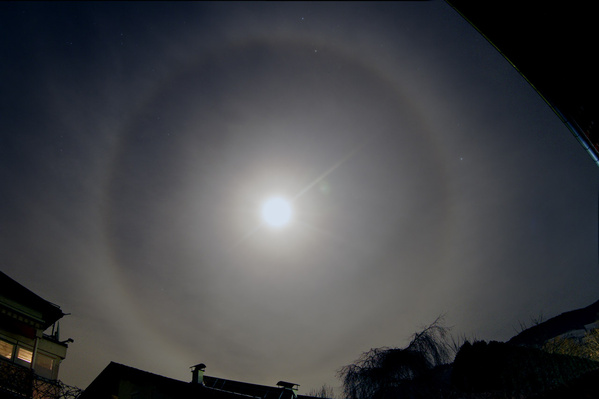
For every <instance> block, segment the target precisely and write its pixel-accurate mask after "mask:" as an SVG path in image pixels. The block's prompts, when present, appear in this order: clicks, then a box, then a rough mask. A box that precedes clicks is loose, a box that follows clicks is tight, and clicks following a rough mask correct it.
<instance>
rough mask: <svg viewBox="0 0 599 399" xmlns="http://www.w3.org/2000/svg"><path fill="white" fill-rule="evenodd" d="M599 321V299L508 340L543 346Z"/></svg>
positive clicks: (516, 343)
mask: <svg viewBox="0 0 599 399" xmlns="http://www.w3.org/2000/svg"><path fill="white" fill-rule="evenodd" d="M597 321H599V301H597V302H595V303H593V304H591V305H589V306H587V307H585V308H582V309H576V310H571V311H569V312H565V313H562V314H560V315H559V316H555V317H552V318H551V319H549V320H547V321H544V322H542V323H539V324H537V325H535V326H532V327H531V328H528V329H526V330H524V331H522V332H521V333H519V334H518V335H516V336H515V337H513V338H512V339H510V340H509V341H508V342H509V343H511V344H515V345H531V346H541V345H543V344H544V343H545V342H547V341H548V340H550V339H552V338H555V337H558V336H560V335H562V334H566V333H568V332H570V331H575V330H585V329H586V327H587V326H589V325H594V324H595V323H596V322H597Z"/></svg>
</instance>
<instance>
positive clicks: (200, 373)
mask: <svg viewBox="0 0 599 399" xmlns="http://www.w3.org/2000/svg"><path fill="white" fill-rule="evenodd" d="M204 371H206V365H205V364H204V363H198V364H196V365H195V366H191V382H192V384H202V385H203V384H204Z"/></svg>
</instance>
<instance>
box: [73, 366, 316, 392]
mask: <svg viewBox="0 0 599 399" xmlns="http://www.w3.org/2000/svg"><path fill="white" fill-rule="evenodd" d="M203 381H204V384H197V383H192V382H185V381H180V380H175V379H172V378H169V377H165V376H162V375H158V374H154V373H150V372H148V371H143V370H139V369H136V368H134V367H130V366H126V365H123V364H119V363H115V362H111V363H110V364H109V365H108V366H107V367H106V368H105V369H104V370H103V371H102V372H101V373H100V375H98V377H96V379H94V381H92V383H91V384H90V385H89V386H88V387H87V389H86V390H85V392H84V394H83V395H82V396H81V397H80V399H104V398H107V399H110V398H112V397H113V396H118V394H119V389H122V387H123V382H127V383H129V384H130V385H131V386H135V387H137V388H136V389H138V391H137V392H138V393H139V394H138V396H139V398H140V399H143V398H145V397H160V398H163V399H170V398H177V399H180V398H185V397H193V398H194V399H251V398H254V399H291V398H292V396H293V393H292V391H291V390H289V389H286V388H285V387H271V386H267V385H258V384H251V383H247V382H241V381H234V380H228V379H224V378H217V377H210V376H204V377H203ZM294 385H297V384H294ZM300 398H302V399H308V398H310V397H308V396H300Z"/></svg>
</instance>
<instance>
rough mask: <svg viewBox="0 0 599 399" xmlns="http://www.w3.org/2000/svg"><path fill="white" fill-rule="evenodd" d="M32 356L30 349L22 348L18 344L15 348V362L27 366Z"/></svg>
mask: <svg viewBox="0 0 599 399" xmlns="http://www.w3.org/2000/svg"><path fill="white" fill-rule="evenodd" d="M32 358H33V352H32V351H30V350H29V349H25V348H22V347H20V346H19V347H18V348H17V358H16V359H15V361H16V362H17V363H19V364H22V365H24V366H28V365H29V364H31V359H32Z"/></svg>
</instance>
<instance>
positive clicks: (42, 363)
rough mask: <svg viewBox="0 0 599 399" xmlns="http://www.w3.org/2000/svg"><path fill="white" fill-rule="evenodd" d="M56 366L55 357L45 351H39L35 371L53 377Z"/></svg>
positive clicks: (43, 375)
mask: <svg viewBox="0 0 599 399" xmlns="http://www.w3.org/2000/svg"><path fill="white" fill-rule="evenodd" d="M53 368H54V359H52V358H51V357H50V356H46V355H44V354H43V353H39V352H38V353H37V356H36V357H35V372H36V373H37V374H38V375H40V376H42V377H45V378H48V379H50V378H52V377H53V375H52V369H53Z"/></svg>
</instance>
